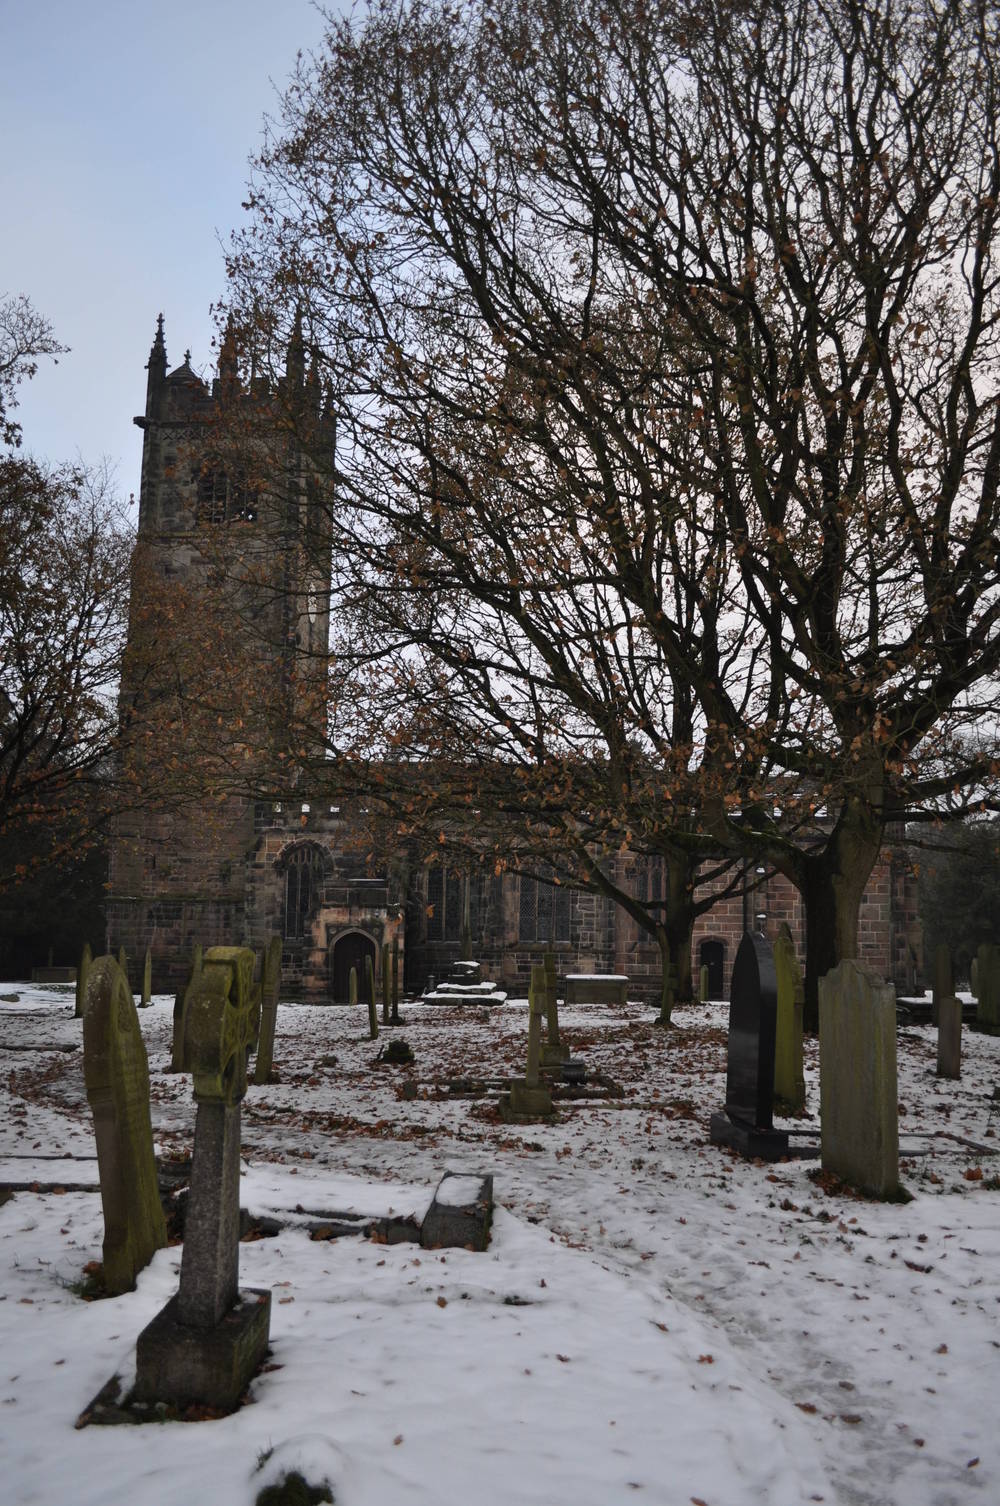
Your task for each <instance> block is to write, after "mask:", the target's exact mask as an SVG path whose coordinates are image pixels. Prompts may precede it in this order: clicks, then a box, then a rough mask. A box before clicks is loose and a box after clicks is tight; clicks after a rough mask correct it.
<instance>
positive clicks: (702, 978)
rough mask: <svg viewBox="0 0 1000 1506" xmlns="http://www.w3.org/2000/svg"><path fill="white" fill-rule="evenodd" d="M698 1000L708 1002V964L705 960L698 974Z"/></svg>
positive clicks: (703, 1002) (702, 1002)
mask: <svg viewBox="0 0 1000 1506" xmlns="http://www.w3.org/2000/svg"><path fill="white" fill-rule="evenodd" d="M698 1002H699V1003H701V1004H707V1003H708V964H707V963H706V962H703V963H702V965H701V971H700V972H699V974H698Z"/></svg>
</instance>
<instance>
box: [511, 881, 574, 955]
mask: <svg viewBox="0 0 1000 1506" xmlns="http://www.w3.org/2000/svg"><path fill="white" fill-rule="evenodd" d="M517 929H518V937H519V939H520V940H521V941H568V940H569V890H568V889H566V888H565V887H564V886H563V885H556V884H546V883H545V882H544V880H542V879H536V878H528V877H527V875H524V874H522V876H521V894H520V902H519V907H518V928H517Z"/></svg>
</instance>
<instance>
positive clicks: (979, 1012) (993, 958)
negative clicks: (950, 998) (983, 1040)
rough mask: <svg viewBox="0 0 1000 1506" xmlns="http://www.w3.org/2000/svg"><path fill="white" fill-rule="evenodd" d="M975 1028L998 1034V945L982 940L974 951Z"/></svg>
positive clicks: (999, 1014)
mask: <svg viewBox="0 0 1000 1506" xmlns="http://www.w3.org/2000/svg"><path fill="white" fill-rule="evenodd" d="M976 988H977V992H976V1029H977V1030H983V1031H985V1032H986V1034H987V1035H1000V946H994V945H993V944H992V942H984V943H983V945H982V946H981V947H980V948H979V951H978V952H977V953H976Z"/></svg>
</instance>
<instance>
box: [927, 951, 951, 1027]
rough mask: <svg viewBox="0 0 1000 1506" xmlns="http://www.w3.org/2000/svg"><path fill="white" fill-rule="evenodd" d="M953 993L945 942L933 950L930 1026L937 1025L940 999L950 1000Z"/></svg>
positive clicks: (949, 962) (948, 954)
mask: <svg viewBox="0 0 1000 1506" xmlns="http://www.w3.org/2000/svg"><path fill="white" fill-rule="evenodd" d="M954 992H955V984H954V982H953V979H952V971H951V951H950V949H949V947H948V945H947V943H946V942H943V941H941V942H939V943H938V945H937V946H936V947H935V948H934V980H933V983H932V992H931V1024H933V1025H936V1024H937V1023H938V1011H939V1010H940V1007H941V1000H942V999H950V998H951V996H952V994H953V993H954Z"/></svg>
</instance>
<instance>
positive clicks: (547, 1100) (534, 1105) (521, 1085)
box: [499, 1079, 555, 1124]
mask: <svg viewBox="0 0 1000 1506" xmlns="http://www.w3.org/2000/svg"><path fill="white" fill-rule="evenodd" d="M499 1107H500V1118H501V1119H503V1120H504V1121H505V1122H506V1123H507V1124H530V1123H531V1122H532V1121H533V1120H535V1119H551V1118H552V1115H553V1114H554V1112H555V1110H554V1108H553V1105H552V1094H551V1093H550V1092H549V1090H548V1088H545V1087H542V1086H541V1084H539V1085H538V1086H537V1087H529V1086H528V1084H527V1083H526V1082H519V1081H517V1080H516V1079H515V1081H514V1082H512V1083H511V1084H510V1090H509V1091H508V1092H506V1093H501V1095H500V1105H499Z"/></svg>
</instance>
